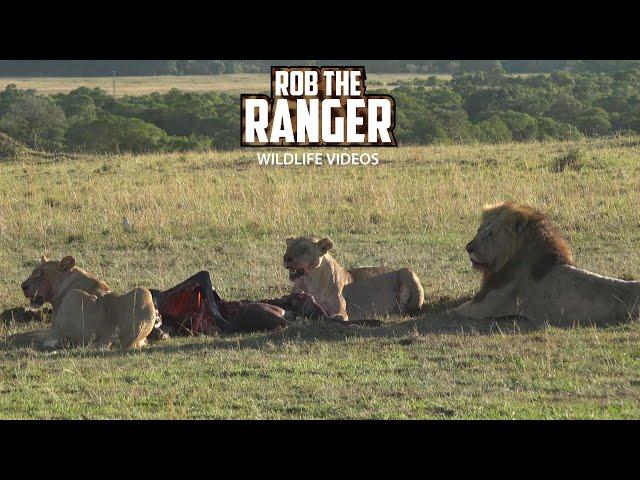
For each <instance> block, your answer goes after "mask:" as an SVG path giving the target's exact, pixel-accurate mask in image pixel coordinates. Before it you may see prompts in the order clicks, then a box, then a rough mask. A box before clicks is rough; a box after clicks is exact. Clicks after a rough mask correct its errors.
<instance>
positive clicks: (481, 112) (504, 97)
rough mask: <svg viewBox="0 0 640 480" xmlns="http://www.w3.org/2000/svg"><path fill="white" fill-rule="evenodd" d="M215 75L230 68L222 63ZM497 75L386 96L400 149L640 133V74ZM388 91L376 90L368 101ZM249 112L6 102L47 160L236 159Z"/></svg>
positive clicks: (196, 100) (92, 95) (0, 109)
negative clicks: (231, 155) (154, 155)
mask: <svg viewBox="0 0 640 480" xmlns="http://www.w3.org/2000/svg"><path fill="white" fill-rule="evenodd" d="M176 65H178V64H176ZM180 65H182V67H184V68H186V67H185V65H187V66H188V65H189V64H180ZM198 65H204V64H202V63H199V64H198ZM207 65H208V66H209V67H210V68H212V69H220V68H223V67H224V68H226V64H221V63H218V62H216V61H211V62H210V63H209V64H207ZM487 65H488V64H487ZM182 67H181V68H182ZM494 67H495V68H494V70H495V71H494V72H493V73H491V72H479V73H473V74H469V73H464V74H461V75H454V76H453V78H452V79H451V80H448V81H444V80H441V79H438V78H436V77H428V78H427V79H418V78H415V79H411V80H403V81H399V82H398V83H397V87H396V88H394V89H393V90H377V91H378V92H386V93H390V94H392V95H393V96H394V98H395V99H396V105H397V108H396V132H395V133H396V138H397V139H398V141H399V142H400V143H401V144H420V145H422V144H430V143H465V142H474V141H479V142H491V143H495V142H507V141H532V140H552V139H560V140H562V139H575V138H579V137H581V136H602V135H612V134H624V133H628V132H636V133H640V70H637V69H627V70H624V71H613V72H610V73H582V72H580V73H572V72H567V71H562V72H554V73H553V74H551V75H528V76H513V75H504V74H503V73H501V71H502V70H501V69H499V68H497V67H498V65H497V64H494ZM380 87H381V85H380V84H379V83H378V84H374V83H373V82H371V83H370V84H369V89H368V92H369V93H374V92H375V91H376V89H379V88H380ZM239 107H240V102H239V98H238V97H237V96H235V95H228V94H221V93H215V92H185V91H180V90H176V89H173V90H171V91H169V92H167V93H164V94H160V93H152V94H149V95H143V96H125V97H122V98H117V99H116V98H113V97H112V96H110V95H108V94H107V93H106V92H105V91H103V90H101V89H98V88H95V89H89V88H85V87H82V88H78V89H76V90H74V91H72V92H70V93H68V94H57V95H53V96H51V97H44V96H40V95H37V94H36V92H34V91H32V90H19V89H17V88H15V86H11V85H9V86H8V87H6V89H5V90H4V91H1V92H0V130H1V131H3V132H5V133H7V134H9V135H11V136H12V137H13V138H15V139H17V140H20V141H22V142H23V143H25V144H26V145H28V146H31V147H33V148H39V149H47V150H51V149H66V150H70V151H98V152H117V151H134V152H146V151H184V150H193V149H209V148H217V149H227V148H234V147H237V146H238V145H239V140H240V139H239V136H240V108H239Z"/></svg>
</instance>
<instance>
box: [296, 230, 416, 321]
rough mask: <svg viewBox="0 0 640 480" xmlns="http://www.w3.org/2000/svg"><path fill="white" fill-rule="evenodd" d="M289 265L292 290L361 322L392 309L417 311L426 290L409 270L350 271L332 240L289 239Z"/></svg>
mask: <svg viewBox="0 0 640 480" xmlns="http://www.w3.org/2000/svg"><path fill="white" fill-rule="evenodd" d="M286 242H287V249H286V252H285V254H284V257H283V260H284V267H285V268H286V269H288V270H289V279H290V280H291V281H292V282H293V284H294V286H293V293H297V292H306V293H308V294H310V295H312V296H313V298H314V299H315V301H316V302H317V303H318V304H319V305H320V306H321V307H322V308H323V309H324V311H325V312H326V313H327V315H328V316H329V317H333V318H334V319H336V320H348V319H352V320H359V319H364V318H366V317H369V316H379V315H385V314H388V313H414V312H417V311H418V310H419V309H420V307H421V306H422V302H423V301H424V292H423V291H422V285H420V280H419V279H418V276H417V275H416V274H415V273H414V272H413V271H412V270H410V269H408V268H402V269H400V270H396V271H389V269H387V268H385V267H364V268H358V269H353V270H346V269H345V268H343V267H342V266H340V264H339V263H338V262H337V261H336V260H335V259H334V258H333V257H332V256H331V255H330V254H329V250H331V249H332V248H333V242H332V241H331V239H329V238H323V239H321V240H318V239H317V238H315V237H298V238H295V237H288V238H287V239H286Z"/></svg>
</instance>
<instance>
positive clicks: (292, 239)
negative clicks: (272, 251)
mask: <svg viewBox="0 0 640 480" xmlns="http://www.w3.org/2000/svg"><path fill="white" fill-rule="evenodd" d="M295 239H296V237H287V238H285V239H284V241H285V242H287V247H288V246H289V245H291V242H293V241H294V240H295Z"/></svg>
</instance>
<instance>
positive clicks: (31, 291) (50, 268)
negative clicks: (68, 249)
mask: <svg viewBox="0 0 640 480" xmlns="http://www.w3.org/2000/svg"><path fill="white" fill-rule="evenodd" d="M75 264H76V261H75V259H74V258H73V257H71V256H67V257H64V258H63V259H62V260H60V261H57V260H48V259H47V258H46V257H44V256H43V257H42V259H41V260H40V264H39V265H38V266H37V267H36V268H35V269H34V270H33V273H31V276H30V277H29V278H27V279H26V280H25V281H24V282H23V283H22V290H23V292H24V295H25V296H26V297H27V298H29V299H30V306H31V308H33V309H37V308H40V307H41V306H42V305H43V304H44V303H46V302H50V303H51V304H52V305H53V312H52V314H51V318H52V325H51V328H50V329H49V330H47V331H46V332H45V333H44V335H43V338H42V339H41V340H42V343H43V346H45V347H48V348H55V347H57V346H59V345H60V344H61V343H63V342H69V343H71V344H74V345H89V344H92V345H94V346H96V347H109V346H111V345H112V344H114V343H115V344H119V345H120V346H122V347H124V348H129V347H140V346H142V345H143V344H144V343H146V338H147V336H148V335H149V333H150V332H151V330H152V329H153V326H154V324H155V322H156V319H157V313H156V309H155V307H154V304H153V299H152V297H151V292H149V290H147V289H146V288H142V287H138V288H136V289H134V290H131V291H130V292H129V293H126V294H124V295H118V294H115V293H113V292H112V291H111V290H110V289H109V287H108V286H107V284H106V283H104V282H102V281H100V280H98V279H97V278H95V277H94V276H93V275H91V274H89V273H87V272H85V271H84V270H82V269H80V268H78V267H76V266H75Z"/></svg>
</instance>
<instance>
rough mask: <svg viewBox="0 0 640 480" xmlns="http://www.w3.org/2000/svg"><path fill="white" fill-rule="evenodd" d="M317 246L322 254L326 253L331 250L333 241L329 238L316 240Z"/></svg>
mask: <svg viewBox="0 0 640 480" xmlns="http://www.w3.org/2000/svg"><path fill="white" fill-rule="evenodd" d="M318 246H319V247H320V248H321V249H322V252H323V253H327V252H328V251H329V250H331V249H332V248H333V241H332V240H331V239H330V238H329V237H324V238H323V239H322V240H318Z"/></svg>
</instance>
